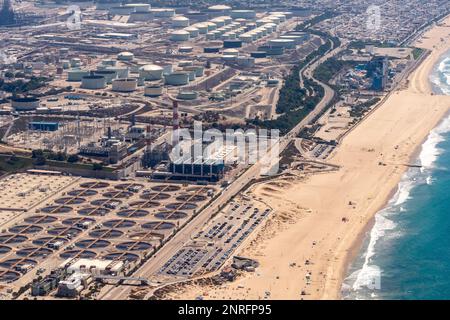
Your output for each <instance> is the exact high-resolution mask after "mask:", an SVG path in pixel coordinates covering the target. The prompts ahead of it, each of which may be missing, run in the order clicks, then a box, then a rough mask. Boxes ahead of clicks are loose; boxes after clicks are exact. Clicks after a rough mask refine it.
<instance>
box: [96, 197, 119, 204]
mask: <svg viewBox="0 0 450 320" xmlns="http://www.w3.org/2000/svg"><path fill="white" fill-rule="evenodd" d="M106 203H109V204H112V203H117V204H121V203H122V201H121V200H118V199H114V200H111V198H105V199H97V200H93V201H91V204H92V205H93V206H104V205H105V204H106Z"/></svg>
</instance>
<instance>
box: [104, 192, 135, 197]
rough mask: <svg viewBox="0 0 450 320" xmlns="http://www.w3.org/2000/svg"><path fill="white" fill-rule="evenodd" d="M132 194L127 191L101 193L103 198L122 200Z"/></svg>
mask: <svg viewBox="0 0 450 320" xmlns="http://www.w3.org/2000/svg"><path fill="white" fill-rule="evenodd" d="M132 195H133V194H132V193H131V192H128V191H108V192H105V193H103V196H104V197H105V198H114V199H123V198H129V197H131V196H132Z"/></svg>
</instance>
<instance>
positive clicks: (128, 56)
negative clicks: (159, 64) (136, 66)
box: [117, 51, 134, 61]
mask: <svg viewBox="0 0 450 320" xmlns="http://www.w3.org/2000/svg"><path fill="white" fill-rule="evenodd" d="M133 59H134V54H133V53H131V52H127V51H125V52H121V53H119V54H118V55H117V60H121V61H132V60H133Z"/></svg>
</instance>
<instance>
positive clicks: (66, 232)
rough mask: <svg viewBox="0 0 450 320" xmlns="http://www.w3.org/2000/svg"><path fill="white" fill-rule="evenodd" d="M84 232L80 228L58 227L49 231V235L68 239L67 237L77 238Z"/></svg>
mask: <svg viewBox="0 0 450 320" xmlns="http://www.w3.org/2000/svg"><path fill="white" fill-rule="evenodd" d="M81 232H82V230H81V229H79V228H74V227H71V228H70V227H69V228H68V227H57V228H53V229H50V230H47V233H48V234H51V235H54V236H59V237H67V236H72V237H73V236H76V235H78V234H80V233H81Z"/></svg>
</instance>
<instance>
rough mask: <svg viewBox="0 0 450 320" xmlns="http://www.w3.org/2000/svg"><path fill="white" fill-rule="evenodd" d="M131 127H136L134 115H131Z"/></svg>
mask: <svg viewBox="0 0 450 320" xmlns="http://www.w3.org/2000/svg"><path fill="white" fill-rule="evenodd" d="M131 125H132V126H133V127H134V126H135V125H136V115H135V114H134V113H133V114H132V115H131Z"/></svg>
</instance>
